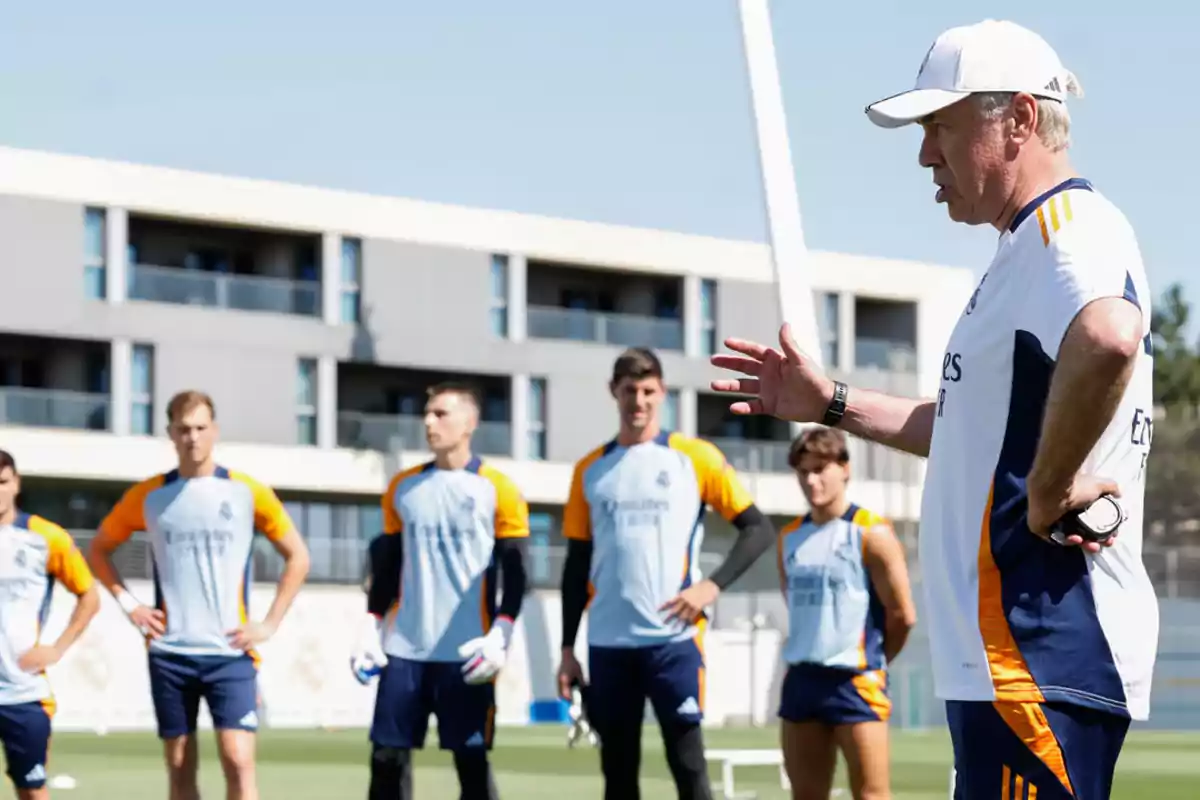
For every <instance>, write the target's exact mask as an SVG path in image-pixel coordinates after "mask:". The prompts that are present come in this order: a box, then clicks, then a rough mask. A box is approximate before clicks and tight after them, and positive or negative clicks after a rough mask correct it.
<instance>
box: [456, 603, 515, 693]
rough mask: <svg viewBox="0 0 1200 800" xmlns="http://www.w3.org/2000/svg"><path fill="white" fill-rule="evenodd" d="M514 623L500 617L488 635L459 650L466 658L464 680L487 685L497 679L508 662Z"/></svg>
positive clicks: (463, 671)
mask: <svg viewBox="0 0 1200 800" xmlns="http://www.w3.org/2000/svg"><path fill="white" fill-rule="evenodd" d="M512 625H513V624H512V621H511V620H509V619H507V618H505V617H498V618H497V619H496V621H495V622H494V623H493V624H492V627H491V629H490V630H489V631H488V632H487V634H486V635H484V636H480V637H479V638H476V639H472V640H471V641H469V642H467V643H466V644H464V645H463V646H462V647H460V648H458V654H459V655H460V656H461V657H463V658H465V659H466V661H465V662H464V663H463V665H462V675H463V680H464V681H466V682H467V683H470V684H479V683H487V682H488V681H490V680H492V679H493V678H495V677H496V675H497V673H499V672H500V670H502V669H503V668H504V662H505V661H507V660H508V643H509V641H511V639H512Z"/></svg>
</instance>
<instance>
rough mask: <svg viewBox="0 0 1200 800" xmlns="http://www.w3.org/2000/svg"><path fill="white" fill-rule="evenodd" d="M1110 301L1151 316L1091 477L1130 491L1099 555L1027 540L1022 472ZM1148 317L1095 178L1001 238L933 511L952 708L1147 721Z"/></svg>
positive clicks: (1038, 205)
mask: <svg viewBox="0 0 1200 800" xmlns="http://www.w3.org/2000/svg"><path fill="white" fill-rule="evenodd" d="M1103 297H1124V298H1125V299H1127V300H1129V301H1130V302H1132V303H1134V304H1136V305H1138V306H1139V307H1140V308H1141V310H1142V320H1143V322H1142V324H1143V328H1144V331H1143V333H1144V334H1145V340H1144V344H1143V347H1142V352H1141V353H1140V354H1139V356H1138V360H1137V365H1136V369H1135V372H1134V375H1133V378H1132V380H1131V381H1130V384H1129V386H1128V388H1127V389H1126V391H1125V396H1124V398H1123V399H1122V400H1121V404H1120V407H1119V408H1118V410H1117V412H1116V415H1115V417H1114V418H1113V420H1112V423H1111V424H1110V425H1109V426H1108V428H1107V430H1105V432H1104V434H1103V435H1102V436H1101V438H1100V440H1099V442H1098V443H1097V445H1096V447H1095V449H1094V450H1093V451H1092V453H1091V454H1090V456H1089V457H1088V459H1087V460H1086V461H1085V463H1084V465H1083V471H1084V472H1085V473H1090V474H1095V475H1099V476H1103V477H1107V478H1111V479H1113V480H1115V481H1117V483H1118V485H1119V486H1120V488H1121V498H1120V502H1121V503H1122V504H1123V505H1124V507H1125V509H1126V513H1127V514H1128V520H1127V521H1126V522H1125V524H1124V525H1123V526H1122V527H1121V530H1120V534H1119V536H1118V538H1117V540H1116V543H1115V544H1114V545H1113V546H1112V547H1111V548H1108V549H1105V550H1103V551H1102V552H1101V553H1099V554H1097V555H1092V554H1089V553H1087V552H1086V551H1084V550H1082V549H1081V548H1078V547H1060V546H1058V545H1053V544H1049V543H1047V542H1045V541H1043V540H1041V539H1039V538H1038V537H1036V536H1034V535H1033V534H1032V533H1030V531H1029V529H1028V527H1027V525H1026V512H1027V495H1026V491H1025V477H1026V475H1027V474H1028V472H1029V469H1030V466H1031V465H1032V462H1033V457H1034V454H1035V452H1036V449H1037V442H1038V438H1039V435H1040V430H1041V418H1042V414H1043V410H1044V408H1045V404H1046V399H1047V394H1048V389H1049V385H1050V375H1051V371H1052V370H1053V368H1054V363H1055V360H1056V359H1057V357H1058V348H1059V344H1060V343H1061V341H1062V339H1063V335H1064V334H1065V333H1066V330H1067V326H1068V325H1069V324H1070V323H1071V321H1072V320H1073V319H1074V318H1075V315H1076V314H1078V313H1079V311H1080V310H1082V309H1083V307H1084V306H1086V305H1087V304H1088V303H1090V302H1092V301H1093V300H1096V299H1099V298H1103ZM1150 313H1151V311H1150V290H1149V286H1148V283H1147V280H1146V275H1145V271H1144V269H1143V266H1142V258H1141V254H1140V252H1139V249H1138V245H1137V241H1136V238H1135V236H1134V233H1133V230H1132V228H1131V227H1130V225H1129V222H1128V221H1127V220H1126V218H1125V216H1124V215H1123V214H1122V213H1121V212H1120V211H1119V210H1118V209H1117V208H1116V207H1115V206H1114V205H1113V204H1112V203H1110V202H1109V201H1108V200H1106V199H1105V198H1104V197H1103V196H1101V195H1100V194H1098V193H1097V192H1096V191H1095V190H1094V189H1093V188H1092V186H1091V185H1090V184H1089V183H1088V182H1087V181H1084V180H1082V179H1072V180H1069V181H1066V182H1064V183H1062V184H1060V185H1059V186H1056V187H1055V188H1054V189H1051V190H1050V191H1048V192H1046V193H1045V194H1044V195H1042V196H1041V197H1039V198H1037V199H1036V200H1034V201H1033V202H1032V203H1030V204H1029V205H1028V206H1027V207H1026V208H1024V209H1023V210H1022V211H1021V213H1020V214H1018V215H1017V217H1016V218H1015V219H1014V220H1013V223H1012V225H1011V226H1010V228H1009V229H1008V230H1007V231H1005V232H1004V233H1003V234H1001V236H1000V242H999V245H998V247H997V248H996V256H995V258H994V259H993V261H992V264H991V266H990V267H989V268H988V271H987V273H986V274H985V275H984V277H983V279H982V280H981V281H980V283H979V287H978V288H977V289H976V290H975V293H974V294H973V295H972V297H971V299H970V301H969V302H968V303H967V307H966V309H964V311H963V313H962V316H961V317H960V318H959V321H958V324H957V325H956V326H955V328H954V332H953V333H952V334H951V337H950V343H949V346H948V347H947V349H946V353H945V355H944V357H943V360H942V381H941V389H940V391H939V393H938V397H937V410H936V417H935V422H934V428H933V440H932V442H931V444H930V453H929V464H928V472H927V476H926V480H925V490H924V497H923V501H922V508H921V532H920V558H921V566H922V574H923V576H924V586H925V599H926V604H925V612H924V613H925V619H924V621H925V623H926V624H927V625H928V626H929V638H930V645H931V649H932V652H933V667H934V680H935V684H936V689H937V694H938V697H940V698H942V699H945V700H968V701H970V700H974V701H994V700H1000V701H1017V702H1042V701H1058V702H1070V703H1076V704H1080V705H1084V706H1089V707H1092V708H1096V709H1101V710H1104V711H1109V712H1113V713H1116V714H1120V715H1126V716H1130V717H1132V718H1133V719H1135V720H1144V719H1147V718H1148V716H1149V707H1150V680H1151V673H1152V672H1153V669H1154V658H1155V651H1156V649H1157V643H1158V602H1157V600H1156V598H1155V594H1154V588H1153V586H1152V585H1151V583H1150V579H1149V577H1148V576H1147V574H1146V570H1145V568H1144V567H1143V565H1142V525H1143V515H1142V506H1143V497H1144V494H1145V462H1146V456H1147V454H1148V452H1149V449H1150V438H1151V418H1152V414H1153V399H1152V396H1151V380H1152V356H1151V350H1152V346H1151V339H1150ZM1077 402H1078V403H1079V404H1080V405H1081V406H1082V405H1085V404H1087V403H1092V402H1095V400H1094V398H1090V397H1080V398H1078V399H1077Z"/></svg>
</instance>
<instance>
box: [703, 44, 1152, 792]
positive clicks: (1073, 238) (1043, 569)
mask: <svg viewBox="0 0 1200 800" xmlns="http://www.w3.org/2000/svg"><path fill="white" fill-rule="evenodd" d="M1068 94H1077V95H1078V94H1079V85H1078V81H1077V80H1076V79H1075V76H1074V75H1072V74H1071V73H1070V72H1069V71H1067V70H1066V69H1065V68H1064V67H1063V65H1062V62H1061V61H1060V60H1059V58H1058V55H1057V54H1056V53H1055V52H1054V50H1053V49H1052V48H1051V47H1050V45H1049V44H1047V43H1046V42H1045V40H1043V39H1042V38H1041V37H1040V36H1038V35H1037V34H1035V33H1033V32H1031V31H1029V30H1026V29H1024V28H1022V27H1020V26H1018V25H1015V24H1013V23H1010V22H997V21H993V20H987V21H984V22H981V23H978V24H975V25H969V26H965V27H959V28H952V29H950V30H948V31H946V32H945V33H943V34H942V35H940V36H939V37H938V38H937V40H936V41H935V42H934V44H933V46H932V47H931V48H930V49H929V51H928V52H927V54H926V56H925V60H924V62H923V63H922V64H921V67H920V70H919V72H918V76H917V82H916V88H915V89H914V90H911V91H907V92H904V93H902V94H899V95H896V96H894V97H891V98H888V99H886V100H882V101H880V102H878V103H875V104H873V105H871V106H870V107H868V109H867V114H868V116H869V117H870V119H871V120H872V121H873V122H875V123H876V124H878V125H881V126H883V127H900V126H903V125H908V124H911V123H918V124H920V125H921V127H922V129H923V131H924V136H923V138H922V141H921V149H920V154H919V160H920V163H921V165H922V166H924V167H928V168H929V169H931V170H932V172H933V181H934V183H935V184H937V186H938V187H939V188H938V192H937V198H936V199H937V201H938V202H939V203H945V204H946V206H947V210H948V212H949V215H950V218H951V219H952V220H954V221H956V222H961V223H965V224H969V225H980V224H988V225H992V226H993V227H995V229H996V230H997V231H998V232H999V242H998V243H997V248H996V253H995V256H994V257H993V260H992V263H991V266H990V267H989V268H988V270H987V273H986V274H985V275H984V278H983V279H982V280H981V281H980V284H979V286H978V288H977V289H976V290H975V293H974V295H973V296H972V297H971V298H970V301H969V302H968V303H967V305H966V308H965V309H964V310H963V312H962V315H961V317H960V318H959V321H958V324H957V325H956V327H955V329H954V332H953V333H952V334H951V337H950V342H949V345H948V347H947V349H946V352H945V355H944V357H943V361H942V381H941V388H940V390H939V392H938V396H937V398H936V399H926V400H910V399H905V398H898V397H890V396H886V395H882V394H878V393H875V392H869V391H864V390H860V389H850V388H848V387H846V386H845V384H842V383H839V382H836V381H832V380H830V379H829V378H827V377H825V376H824V375H822V374H820V373H819V372H818V371H817V370H816V368H815V367H814V365H813V364H812V362H811V361H809V360H808V359H807V358H805V356H804V355H803V354H802V353H801V352H800V351H799V350H798V348H797V347H796V344H795V341H794V340H793V339H792V337H791V333H790V331H789V330H788V328H787V327H786V326H785V327H784V328H783V329H781V330H780V337H779V338H780V342H779V343H780V349H779V350H776V349H774V348H769V347H765V346H763V345H760V344H756V343H753V342H746V341H741V340H735V339H731V340H728V341H727V342H726V345H727V346H728V347H730V349H732V350H735V351H737V352H738V353H740V354H741V355H719V356H714V357H713V363H714V364H715V365H716V366H719V367H725V368H727V369H731V370H735V371H738V372H741V373H743V374H746V375H748V376H750V377H749V378H745V379H740V380H721V381H715V382H714V383H713V388H714V389H716V390H718V391H726V392H738V393H743V394H750V395H754V396H755V397H754V398H753V399H751V400H749V401H739V402H735V403H734V404H733V405H732V406H731V408H732V409H733V410H734V411H735V412H740V413H763V414H771V415H774V416H777V417H781V418H784V419H790V420H796V421H802V422H803V421H824V422H825V424H827V425H841V426H842V427H843V428H844V429H846V430H847V431H849V432H851V433H853V434H856V435H858V436H862V437H864V438H867V439H872V440H874V441H879V442H883V443H884V444H887V445H890V446H892V447H896V448H899V449H903V450H907V451H908V452H910V453H915V454H917V455H922V456H924V455H927V456H928V457H929V469H928V472H927V474H926V479H925V489H924V495H923V499H922V508H921V531H920V560H921V565H922V571H923V574H924V581H923V582H924V585H925V591H926V612H925V616H926V619H927V621H928V625H929V640H930V646H931V650H932V654H933V667H934V678H935V682H936V687H937V693H938V696H939V697H941V698H942V699H944V700H945V701H946V712H947V718H948V721H949V725H950V732H951V737H952V740H953V744H954V763H955V771H956V777H957V780H956V797H957V798H959V799H960V800H962V799H963V798H970V800H977V799H979V800H988V798H995V799H996V800H1000V798H1010V797H1026V796H1028V797H1032V796H1033V795H1034V794H1035V793H1036V794H1037V797H1038V800H1065V799H1066V798H1078V799H1079V800H1085V799H1086V800H1100V799H1102V798H1107V797H1108V796H1109V794H1110V791H1111V785H1112V777H1113V771H1114V768H1115V766H1116V762H1117V757H1118V755H1119V754H1120V751H1121V747H1122V744H1123V742H1124V739H1125V734H1126V732H1127V731H1128V728H1129V724H1130V720H1131V719H1134V720H1144V719H1147V718H1148V717H1149V709H1150V684H1151V678H1152V675H1153V671H1154V661H1155V655H1156V650H1157V639H1158V603H1157V598H1156V597H1155V593H1154V587H1153V586H1152V585H1151V583H1150V579H1149V577H1148V575H1147V574H1146V570H1145V567H1144V566H1143V564H1142V532H1143V531H1142V529H1143V514H1142V506H1143V498H1144V494H1145V481H1144V477H1145V476H1144V470H1145V464H1146V458H1147V455H1148V452H1149V448H1150V436H1151V425H1152V423H1151V421H1150V420H1151V418H1152V414H1153V396H1152V391H1151V388H1152V387H1151V382H1152V375H1153V362H1152V355H1151V339H1150V319H1151V310H1150V304H1149V297H1150V296H1149V285H1148V283H1147V280H1146V274H1145V269H1144V267H1143V264H1142V257H1141V253H1140V251H1139V247H1138V244H1137V240H1136V237H1135V235H1134V232H1133V229H1132V227H1131V226H1130V224H1129V221H1128V220H1127V219H1126V218H1125V216H1124V214H1122V213H1121V211H1120V210H1119V209H1118V208H1117V207H1116V206H1115V205H1113V203H1112V202H1111V201H1110V200H1108V199H1107V198H1105V197H1104V196H1103V195H1101V194H1100V193H1099V192H1097V191H1096V189H1095V187H1094V186H1093V185H1092V184H1091V183H1090V182H1088V181H1086V180H1084V179H1082V178H1080V177H1079V176H1078V175H1077V174H1076V172H1075V170H1074V169H1073V167H1072V166H1071V164H1070V162H1069V159H1068V158H1067V147H1068V145H1069V142H1070V116H1069V114H1068V111H1067V107H1066V98H1067V95H1068ZM1115 493H1119V495H1120V503H1121V504H1122V505H1123V506H1124V508H1125V513H1126V518H1125V521H1124V523H1123V524H1121V526H1120V529H1119V534H1118V535H1117V536H1116V538H1114V539H1108V540H1105V541H1099V540H1093V539H1091V538H1089V539H1087V540H1085V539H1084V538H1083V537H1082V536H1080V535H1070V536H1066V537H1061V536H1057V535H1053V529H1054V528H1055V527H1056V526H1057V524H1058V522H1059V521H1060V520H1061V519H1062V518H1063V517H1064V515H1065V514H1067V513H1068V512H1070V511H1072V510H1076V509H1082V508H1087V507H1090V506H1091V505H1092V504H1093V503H1094V502H1097V501H1098V500H1099V498H1100V497H1102V496H1103V495H1105V494H1115ZM970 531H978V533H976V534H974V537H973V538H974V539H975V543H974V544H973V545H969V546H968V543H967V539H966V538H964V537H967V536H968V533H969V532H970Z"/></svg>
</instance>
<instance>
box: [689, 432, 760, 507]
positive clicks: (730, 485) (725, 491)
mask: <svg viewBox="0 0 1200 800" xmlns="http://www.w3.org/2000/svg"><path fill="white" fill-rule="evenodd" d="M671 447H673V448H675V449H677V450H680V451H682V452H684V453H686V454H687V455H688V457H689V458H690V459H691V460H692V465H693V466H694V467H695V468H696V480H697V482H698V483H699V484H700V499H701V500H702V501H703V502H705V503H707V504H708V505H710V506H712V507H713V510H714V511H716V512H717V513H718V514H720V515H721V516H722V517H724V518H725V519H726V520H728V521H730V522H732V521H733V520H734V519H735V518H736V517H737V515H738V514H741V513H742V512H743V511H745V510H746V509H747V508H749V507H750V506H752V505H754V498H753V497H751V496H750V492H748V491H746V487H745V486H743V485H742V482H741V480H740V479H739V478H738V475H737V473H736V472H734V470H733V467H731V466H730V465H729V462H728V461H726V460H725V454H724V453H722V452H721V451H720V450H718V449H717V446H716V445H714V444H713V443H711V442H706V441H704V440H703V439H689V438H687V437H685V436H681V435H679V434H674V435H672V436H671Z"/></svg>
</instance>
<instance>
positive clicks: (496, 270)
mask: <svg viewBox="0 0 1200 800" xmlns="http://www.w3.org/2000/svg"><path fill="white" fill-rule="evenodd" d="M488 316H489V317H490V318H491V325H492V333H493V334H495V335H496V336H498V337H500V338H501V339H503V338H505V337H507V336H508V256H504V255H493V256H492V304H491V309H490V311H489V312H488Z"/></svg>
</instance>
